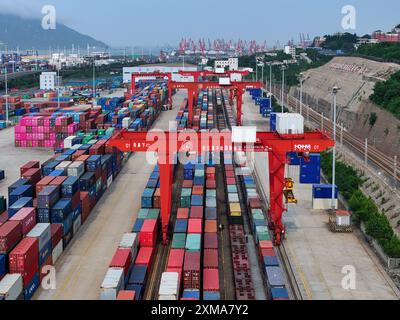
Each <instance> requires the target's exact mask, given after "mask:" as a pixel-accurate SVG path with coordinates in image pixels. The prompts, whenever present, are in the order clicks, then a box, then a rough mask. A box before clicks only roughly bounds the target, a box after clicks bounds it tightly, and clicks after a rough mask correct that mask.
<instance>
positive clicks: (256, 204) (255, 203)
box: [249, 198, 261, 209]
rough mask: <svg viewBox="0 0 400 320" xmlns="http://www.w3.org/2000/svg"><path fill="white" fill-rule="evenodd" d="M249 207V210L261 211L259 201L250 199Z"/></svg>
mask: <svg viewBox="0 0 400 320" xmlns="http://www.w3.org/2000/svg"><path fill="white" fill-rule="evenodd" d="M249 207H250V209H261V201H260V200H259V199H256V198H250V199H249Z"/></svg>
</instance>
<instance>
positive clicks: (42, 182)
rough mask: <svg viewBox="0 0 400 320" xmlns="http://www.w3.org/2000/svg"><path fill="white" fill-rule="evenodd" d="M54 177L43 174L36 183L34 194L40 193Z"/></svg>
mask: <svg viewBox="0 0 400 320" xmlns="http://www.w3.org/2000/svg"><path fill="white" fill-rule="evenodd" d="M54 179H55V177H52V176H45V177H44V178H43V179H41V180H40V181H39V182H38V183H37V184H36V194H38V193H40V192H41V191H42V190H43V189H44V188H45V187H46V186H47V185H49V183H50V182H52V181H53V180H54Z"/></svg>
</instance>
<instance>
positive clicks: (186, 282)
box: [183, 252, 200, 289]
mask: <svg viewBox="0 0 400 320" xmlns="http://www.w3.org/2000/svg"><path fill="white" fill-rule="evenodd" d="M183 287H184V289H200V252H186V254H185V260H184V264H183Z"/></svg>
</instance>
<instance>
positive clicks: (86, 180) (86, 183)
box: [79, 172, 95, 191]
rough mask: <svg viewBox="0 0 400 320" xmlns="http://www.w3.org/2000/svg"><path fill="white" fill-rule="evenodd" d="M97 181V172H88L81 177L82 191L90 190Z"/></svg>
mask: <svg viewBox="0 0 400 320" xmlns="http://www.w3.org/2000/svg"><path fill="white" fill-rule="evenodd" d="M94 183H95V174H94V172H86V173H85V174H83V175H82V176H80V178H79V190H81V191H90V188H91V187H92V186H93V185H94Z"/></svg>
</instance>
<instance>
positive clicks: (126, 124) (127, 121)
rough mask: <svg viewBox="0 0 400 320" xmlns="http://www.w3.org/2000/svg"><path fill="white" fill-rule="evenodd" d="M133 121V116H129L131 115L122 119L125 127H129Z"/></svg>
mask: <svg viewBox="0 0 400 320" xmlns="http://www.w3.org/2000/svg"><path fill="white" fill-rule="evenodd" d="M131 122H132V119H131V118H129V117H126V118H123V119H122V128H125V129H127V128H129V125H130V124H131Z"/></svg>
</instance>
